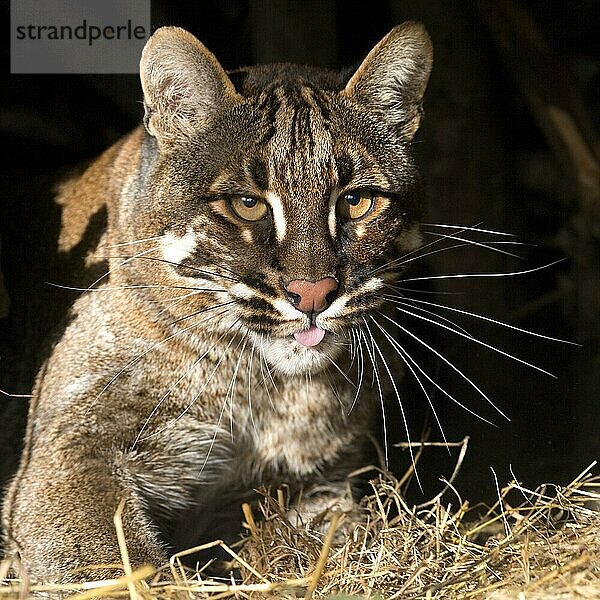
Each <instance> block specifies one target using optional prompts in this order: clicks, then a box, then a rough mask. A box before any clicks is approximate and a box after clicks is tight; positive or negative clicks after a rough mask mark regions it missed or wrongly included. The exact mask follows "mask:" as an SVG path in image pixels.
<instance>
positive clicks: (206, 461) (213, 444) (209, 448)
mask: <svg viewBox="0 0 600 600" xmlns="http://www.w3.org/2000/svg"><path fill="white" fill-rule="evenodd" d="M242 341H244V338H243V339H242V340H240V341H239V343H238V345H237V346H236V350H237V348H239V347H240V344H241V343H242ZM232 342H233V338H232V340H231V342H229V344H228V345H227V348H225V351H224V352H223V354H222V355H221V358H220V359H219V362H218V363H217V366H216V367H215V371H213V373H211V376H210V378H209V381H210V379H212V376H213V375H214V373H215V372H216V369H217V368H218V367H219V365H220V364H221V361H222V360H223V358H224V356H225V353H226V352H227V350H228V349H229V346H230V345H231V343H232ZM207 385H208V382H207ZM205 387H206V386H205ZM202 391H204V389H202V390H201V392H200V393H202ZM198 397H199V396H196V397H195V398H194V400H193V402H195V401H196V399H197V398H198ZM190 407H191V405H190V406H188V407H187V408H186V411H187V410H188V409H189V408H190ZM226 407H227V396H225V399H224V401H223V405H222V406H221V412H220V413H219V418H218V420H217V425H216V427H215V433H214V434H213V436H212V439H211V441H210V445H209V446H208V451H207V453H206V456H205V457H204V462H203V463H202V466H201V467H200V473H202V472H203V471H204V469H205V467H206V465H207V464H208V459H209V458H210V455H211V454H212V451H213V448H214V447H215V442H216V441H217V435H218V433H219V429H220V427H221V423H222V421H223V415H224V414H225V409H226ZM181 416H183V415H180V416H179V417H178V419H179V418H181Z"/></svg>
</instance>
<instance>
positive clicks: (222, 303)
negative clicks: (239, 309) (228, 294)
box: [171, 300, 235, 325]
mask: <svg viewBox="0 0 600 600" xmlns="http://www.w3.org/2000/svg"><path fill="white" fill-rule="evenodd" d="M231 304H235V300H228V301H227V302H221V303H220V304H215V305H213V306H211V307H210V310H214V309H215V308H222V307H223V306H229V305H231ZM206 310H207V309H206V308H201V309H200V310H197V311H195V312H193V313H191V314H189V315H185V316H184V317H179V318H178V319H175V320H174V321H172V322H171V324H172V325H174V324H175V323H181V321H185V320H187V319H191V318H192V317H195V316H197V315H201V314H202V313H204V312H206Z"/></svg>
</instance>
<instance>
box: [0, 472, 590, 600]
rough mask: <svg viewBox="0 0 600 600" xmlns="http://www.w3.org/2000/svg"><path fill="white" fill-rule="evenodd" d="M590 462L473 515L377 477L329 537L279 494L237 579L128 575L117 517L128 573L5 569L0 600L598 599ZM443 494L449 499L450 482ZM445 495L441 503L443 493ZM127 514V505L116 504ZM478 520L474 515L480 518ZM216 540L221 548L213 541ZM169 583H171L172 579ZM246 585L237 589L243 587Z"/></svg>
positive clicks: (257, 526) (255, 524)
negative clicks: (41, 573) (69, 598)
mask: <svg viewBox="0 0 600 600" xmlns="http://www.w3.org/2000/svg"><path fill="white" fill-rule="evenodd" d="M594 466H595V464H594V465H591V466H590V467H589V468H588V469H586V471H584V472H583V473H582V474H581V475H580V476H578V477H577V478H576V479H575V480H574V481H573V482H572V483H571V484H570V485H568V486H565V487H558V486H555V485H544V486H541V487H539V488H538V489H536V490H527V489H524V488H523V487H522V486H520V485H519V484H518V483H516V482H513V483H511V484H509V485H507V486H506V487H504V488H503V489H501V490H500V489H499V490H498V498H499V500H498V502H497V503H496V505H495V506H492V507H489V508H486V509H485V510H483V511H482V507H480V506H479V507H473V508H471V507H469V504H468V503H467V502H463V501H462V500H461V499H460V498H458V496H456V495H455V496H454V499H453V501H452V503H445V502H444V501H442V500H441V499H440V498H436V499H434V500H433V501H431V502H429V503H426V504H425V505H422V506H420V507H412V508H411V507H409V506H407V505H406V503H405V501H404V499H403V494H402V489H403V485H404V483H405V480H406V478H403V480H401V481H398V480H397V479H395V478H394V477H392V476H391V475H389V474H387V473H384V472H379V473H378V474H377V476H376V477H374V479H373V480H372V481H371V486H372V493H371V495H370V496H368V497H366V498H364V500H363V502H362V504H361V514H360V520H359V524H358V525H355V526H352V527H347V526H346V525H348V524H349V523H350V519H349V518H347V516H345V515H339V514H330V515H328V516H327V519H326V520H325V521H323V523H322V525H323V524H324V523H326V524H327V525H325V526H324V531H320V530H317V529H311V528H310V527H309V526H306V525H304V526H298V525H294V524H292V523H291V522H290V520H289V519H288V516H287V515H289V511H288V510H287V509H286V507H285V497H284V493H283V492H282V491H281V490H278V491H277V492H276V494H275V495H269V494H267V493H266V492H265V493H264V494H263V496H262V500H261V503H260V512H261V513H262V514H261V515H260V516H261V518H260V519H258V518H257V516H258V515H255V514H253V512H252V510H250V508H249V507H247V506H245V507H244V515H245V521H246V522H245V527H246V529H247V535H246V537H245V540H244V542H243V543H242V544H240V547H237V548H235V549H234V548H229V547H226V546H225V547H224V548H225V550H226V552H228V553H229V555H230V556H231V567H232V568H233V569H235V570H236V573H237V575H238V580H237V581H233V580H217V579H210V578H208V577H206V576H204V575H203V570H204V568H200V569H198V570H197V571H195V572H192V571H190V570H189V569H186V568H184V567H183V566H182V564H181V562H180V559H181V558H182V556H183V554H184V553H181V554H180V555H176V556H174V557H172V559H171V561H170V563H169V564H168V565H164V566H163V567H162V569H160V570H158V571H155V570H153V569H152V568H151V567H144V568H142V569H139V570H137V571H133V572H132V571H131V568H130V566H129V561H128V557H127V548H126V540H125V539H124V538H123V535H122V529H121V527H120V511H117V514H116V515H115V527H116V530H117V533H118V535H119V542H120V545H121V550H122V555H123V565H124V572H125V576H124V577H123V578H122V579H121V580H114V581H104V582H88V583H86V584H82V585H77V586H69V587H68V588H66V587H62V588H56V587H50V586H33V585H29V583H28V582H27V581H25V580H15V579H10V578H9V577H8V573H9V566H10V565H9V563H8V561H5V562H4V563H2V564H1V565H0V579H1V580H2V585H0V599H1V598H2V597H3V598H11V599H12V598H27V597H29V596H31V595H32V594H33V593H34V592H36V591H58V589H60V590H62V591H64V592H67V591H68V592H70V593H74V594H75V595H74V596H73V597H74V598H78V599H84V598H94V597H98V596H102V595H106V594H110V595H111V596H112V597H115V596H120V595H122V596H123V597H127V596H130V597H131V598H139V599H142V598H161V599H162V598H164V599H169V598H200V599H202V598H211V599H212V600H214V599H216V598H226V597H235V598H297V597H300V598H307V599H310V598H317V597H333V598H337V599H338V600H341V599H342V598H343V599H347V598H349V597H353V598H354V597H356V598H381V599H384V598H385V599H389V600H392V599H396V598H397V599H403V600H404V599H425V600H429V599H431V600H434V599H442V598H443V599H444V600H453V599H468V598H473V599H480V598H486V599H489V600H509V599H510V600H512V599H514V600H541V599H544V600H563V599H565V600H566V599H578V598H582V599H597V598H600V477H594V476H593V475H592V474H591V471H592V469H593V467H594ZM448 491H449V492H450V494H452V493H453V489H452V485H451V483H449V485H448ZM445 496H447V494H446V495H445ZM121 508H122V507H121ZM476 515H477V516H476ZM215 543H218V542H215ZM167 575H168V577H167ZM239 577H241V581H240V579H239Z"/></svg>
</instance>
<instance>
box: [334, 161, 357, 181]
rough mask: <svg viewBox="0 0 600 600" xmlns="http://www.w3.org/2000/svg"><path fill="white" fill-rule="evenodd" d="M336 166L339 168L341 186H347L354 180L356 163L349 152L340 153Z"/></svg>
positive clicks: (338, 174)
mask: <svg viewBox="0 0 600 600" xmlns="http://www.w3.org/2000/svg"><path fill="white" fill-rule="evenodd" d="M335 166H336V169H337V177H338V185H339V186H340V187H346V186H347V185H348V184H349V183H350V181H351V180H352V176H353V175H354V163H353V162H352V158H351V157H350V155H348V154H340V156H337V157H336V159H335Z"/></svg>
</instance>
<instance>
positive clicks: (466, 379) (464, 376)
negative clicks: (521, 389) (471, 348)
mask: <svg viewBox="0 0 600 600" xmlns="http://www.w3.org/2000/svg"><path fill="white" fill-rule="evenodd" d="M380 314H381V316H382V317H383V318H384V319H386V320H388V321H389V322H390V323H392V324H393V325H395V326H396V327H398V328H399V329H401V330H402V331H404V333H406V334H407V335H408V336H410V337H411V338H412V339H414V340H415V341H416V342H417V343H419V344H420V345H422V346H424V347H425V348H427V349H428V350H429V351H430V352H432V353H433V354H434V355H435V356H437V357H438V358H439V359H440V360H441V361H442V362H444V363H445V364H446V365H448V366H449V367H450V368H451V369H452V370H453V371H455V372H456V373H457V374H458V375H460V376H461V377H462V378H463V379H464V380H465V381H466V382H467V383H468V384H469V385H470V386H471V387H472V388H473V389H474V390H475V391H476V392H478V393H479V394H480V395H481V397H482V398H483V399H484V400H486V402H488V404H489V405H490V406H492V408H493V409H494V410H495V411H497V412H498V414H500V415H501V416H503V417H504V418H505V419H506V420H507V421H510V418H509V417H508V416H507V415H505V414H504V413H503V412H502V411H501V410H500V409H499V408H498V407H497V406H496V405H495V404H494V403H493V402H492V401H491V400H490V398H489V397H488V396H487V394H486V393H485V392H484V391H483V390H482V389H481V388H479V387H478V386H477V384H476V383H475V382H474V381H473V380H472V379H470V378H469V377H467V376H466V375H465V374H464V373H463V372H462V371H461V370H460V369H459V368H458V367H457V366H456V365H454V364H453V363H452V362H450V361H449V360H448V359H447V358H446V357H445V356H444V355H443V354H441V353H440V352H439V351H437V350H436V349H435V348H433V347H432V346H430V345H429V344H428V343H427V342H425V341H424V340H422V339H421V338H419V337H418V336H416V335H415V334H414V333H413V332H412V331H410V330H408V329H406V327H403V326H402V325H400V323H397V322H396V321H394V320H393V319H390V317H388V316H387V315H385V314H383V313H380ZM467 410H468V409H467ZM469 412H470V411H469Z"/></svg>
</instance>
